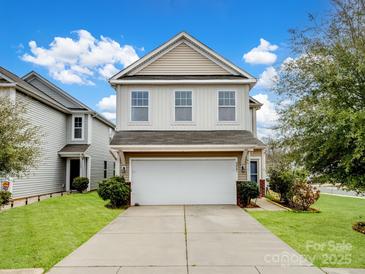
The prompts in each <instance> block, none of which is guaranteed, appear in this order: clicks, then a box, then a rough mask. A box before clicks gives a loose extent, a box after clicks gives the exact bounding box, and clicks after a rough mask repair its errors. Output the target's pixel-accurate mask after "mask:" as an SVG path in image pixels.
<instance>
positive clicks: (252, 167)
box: [250, 161, 259, 183]
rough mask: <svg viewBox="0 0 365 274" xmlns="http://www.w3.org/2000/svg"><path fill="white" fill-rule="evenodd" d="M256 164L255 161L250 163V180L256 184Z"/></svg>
mask: <svg viewBox="0 0 365 274" xmlns="http://www.w3.org/2000/svg"><path fill="white" fill-rule="evenodd" d="M258 175H259V174H258V162H257V161H250V176H251V178H250V180H251V181H252V182H256V183H257V182H258V178H259V176H258Z"/></svg>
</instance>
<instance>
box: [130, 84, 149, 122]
mask: <svg viewBox="0 0 365 274" xmlns="http://www.w3.org/2000/svg"><path fill="white" fill-rule="evenodd" d="M148 95H149V94H148V91H132V98H131V100H132V103H131V120H132V121H133V122H148V105H149V96H148Z"/></svg>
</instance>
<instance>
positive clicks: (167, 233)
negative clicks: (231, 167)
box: [50, 205, 323, 274]
mask: <svg viewBox="0 0 365 274" xmlns="http://www.w3.org/2000/svg"><path fill="white" fill-rule="evenodd" d="M50 273H54V274H56V273H69V274H74V273H87V274H93V273H105V274H109V273H119V274H137V273H138V274H172V273H174V274H188V273H189V274H218V273H219V274H228V273H229V274H238V273H247V274H251V273H255V274H257V273H270V274H275V273H296V274H301V273H323V272H322V271H321V270H319V269H318V268H315V267H311V264H310V263H309V262H308V261H306V260H305V259H304V258H303V257H302V256H300V255H299V254H298V253H297V252H295V251H294V250H293V249H292V248H290V247H289V246H288V245H286V244H285V243H284V242H283V241H281V240H280V239H278V238H277V237H276V236H274V235H273V234H272V233H270V232H269V231H268V230H267V229H265V228H264V227H263V226H262V225H261V224H259V223H258V222H257V221H256V220H255V219H253V218H252V217H251V216H249V215H248V214H247V213H246V212H244V211H243V210H242V209H240V208H238V207H237V206H227V205H223V206H219V205H216V206H215V205H212V206H140V207H131V208H129V209H128V210H126V211H125V212H124V214H122V215H121V216H120V217H118V218H116V219H115V220H114V221H113V222H112V223H110V224H109V225H107V226H106V227H105V228H104V229H102V230H101V231H100V232H99V233H97V234H96V235H95V236H94V237H92V238H91V239H90V240H89V241H88V242H86V243H85V244H83V245H82V246H81V247H80V248H78V249H77V250H75V251H74V252H73V253H71V254H70V255H69V256H68V257H66V258H65V259H64V260H62V261H61V262H60V263H58V264H57V265H56V266H55V267H54V268H53V269H52V270H51V271H50Z"/></svg>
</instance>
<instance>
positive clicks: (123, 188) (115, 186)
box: [98, 176, 131, 208]
mask: <svg viewBox="0 0 365 274" xmlns="http://www.w3.org/2000/svg"><path fill="white" fill-rule="evenodd" d="M130 192H131V191H130V187H129V185H127V184H126V182H125V180H124V177H118V176H114V177H111V178H108V179H106V180H103V181H102V182H101V183H99V188H98V194H99V196H100V197H101V198H102V199H103V200H110V204H109V206H110V207H112V208H118V207H122V206H124V205H128V203H129V195H130Z"/></svg>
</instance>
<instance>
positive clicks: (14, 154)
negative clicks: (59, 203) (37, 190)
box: [0, 97, 42, 177]
mask: <svg viewBox="0 0 365 274" xmlns="http://www.w3.org/2000/svg"><path fill="white" fill-rule="evenodd" d="M0 99H1V100H0V177H7V176H21V175H25V174H26V173H27V172H28V171H29V169H30V168H32V167H35V166H36V164H37V162H38V161H37V160H38V159H39V156H40V144H41V137H42V136H41V133H40V128H39V127H37V126H34V125H32V124H31V123H30V122H29V121H28V119H26V117H25V116H24V114H25V113H26V111H27V108H26V105H25V104H24V103H21V102H12V101H11V100H10V99H9V98H8V97H0Z"/></svg>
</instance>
